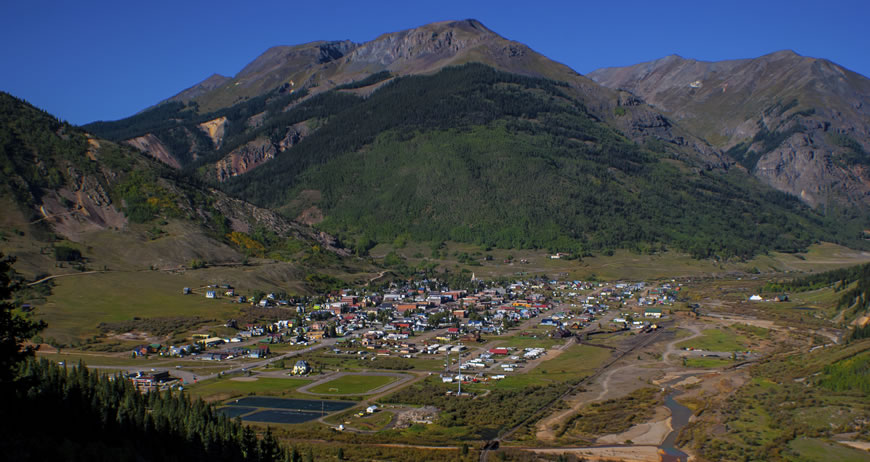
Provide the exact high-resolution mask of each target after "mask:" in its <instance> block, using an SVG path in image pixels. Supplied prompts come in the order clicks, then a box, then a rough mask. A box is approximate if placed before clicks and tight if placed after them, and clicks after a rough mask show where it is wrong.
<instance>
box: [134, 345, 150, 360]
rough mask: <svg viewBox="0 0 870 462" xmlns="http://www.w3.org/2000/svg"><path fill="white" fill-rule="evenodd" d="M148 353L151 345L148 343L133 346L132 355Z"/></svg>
mask: <svg viewBox="0 0 870 462" xmlns="http://www.w3.org/2000/svg"><path fill="white" fill-rule="evenodd" d="M148 353H151V347H150V346H148V345H139V346H137V347H135V348H133V357H134V358H135V357H138V356H146V355H147V354H148Z"/></svg>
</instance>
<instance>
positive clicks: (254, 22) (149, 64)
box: [0, 0, 870, 124]
mask: <svg viewBox="0 0 870 462" xmlns="http://www.w3.org/2000/svg"><path fill="white" fill-rule="evenodd" d="M0 18H2V22H0V24H2V27H0V90H2V91H6V92H9V93H12V94H13V95H15V96H18V97H20V98H24V99H26V100H28V101H29V102H31V103H32V104H34V105H36V106H38V107H40V108H42V109H45V110H47V111H49V112H51V113H52V114H54V115H56V116H58V117H60V118H61V119H65V120H68V121H70V122H72V123H75V124H84V123H87V122H91V121H94V120H115V119H119V118H123V117H126V116H129V115H132V114H133V113H135V112H137V111H140V110H142V109H144V108H146V107H148V106H150V105H152V104H154V103H156V102H158V101H160V100H162V99H164V98H167V97H169V96H172V95H174V94H175V93H178V92H179V91H181V90H183V89H185V88H187V87H189V86H191V85H194V84H196V83H197V82H199V81H201V80H203V79H205V78H207V77H208V76H209V75H211V74H212V73H215V72H216V73H220V74H223V75H228V76H232V75H234V74H235V73H236V72H238V71H239V70H240V69H241V68H242V67H243V66H244V65H245V64H247V63H248V62H250V61H252V60H253V59H254V58H256V57H257V56H258V55H259V54H260V53H262V52H263V51H265V50H266V49H267V48H269V47H271V46H274V45H293V44H298V43H305V42H311V41H315V40H340V39H350V40H353V41H355V42H364V41H367V40H371V39H373V38H375V37H377V36H378V35H380V34H382V33H385V32H394V31H397V30H402V29H407V28H411V27H416V26H420V25H423V24H426V23H430V22H435V21H442V20H447V19H466V18H475V19H478V20H480V21H481V22H482V23H483V24H484V25H486V26H487V27H489V28H490V29H492V30H493V31H495V32H497V33H499V34H500V35H502V36H504V37H506V38H508V39H512V40H517V41H519V42H523V43H525V44H527V45H529V46H530V47H532V48H533V49H534V50H536V51H538V52H540V53H542V54H544V55H545V56H548V57H549V58H551V59H554V60H556V61H560V62H562V63H565V64H567V65H568V66H570V67H572V68H574V69H575V70H577V71H578V72H581V73H587V72H590V71H592V70H594V69H597V68H600V67H606V66H620V65H629V64H634V63H638V62H642V61H650V60H653V59H657V58H660V57H662V56H665V55H668V54H674V53H675V54H679V55H681V56H684V57H688V58H695V59H701V60H722V59H735V58H749V57H756V56H760V55H763V54H766V53H770V52H773V51H777V50H781V49H792V50H795V51H796V52H797V53H799V54H802V55H805V56H813V57H821V58H826V59H830V60H831V61H834V62H836V63H838V64H840V65H842V66H844V67H846V68H849V69H851V70H853V71H856V72H859V73H861V74H863V75H865V76H868V75H870V34H868V33H867V31H866V30H867V29H866V27H867V19H868V18H870V1H867V0H842V1H838V0H830V1H826V2H820V1H818V0H816V1H804V0H792V1H772V0H771V1H768V0H755V1H723V2H710V1H706V0H697V1H694V2H687V1H686V2H684V1H663V2H662V1H658V2H654V1H649V0H646V1H615V2H614V1H612V2H604V1H597V2H591V1H579V0H578V1H565V2H556V1H546V0H539V1H532V2H529V1H523V2H518V1H517V2H514V1H509V0H503V1H485V0H480V1H478V0H464V1H453V0H439V1H436V2H414V1H402V2H399V1H375V0H370V1H352V2H351V1H343V0H332V1H328V2H319V1H309V2H289V1H283V2H279V1H271V0H255V1H243V0H238V1H234V2H227V1H222V0H212V1H198V0H197V1H184V0H175V1H162V0H153V1H147V2H126V1H123V0H122V1H118V0H114V1H86V0H85V1H78V2H72V1H62V0H56V1H45V0H5V1H3V2H2V4H0Z"/></svg>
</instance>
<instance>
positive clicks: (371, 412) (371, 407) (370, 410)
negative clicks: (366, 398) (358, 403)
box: [366, 404, 378, 414]
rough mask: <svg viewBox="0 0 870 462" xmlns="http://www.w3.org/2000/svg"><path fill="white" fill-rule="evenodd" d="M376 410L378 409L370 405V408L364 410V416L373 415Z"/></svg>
mask: <svg viewBox="0 0 870 462" xmlns="http://www.w3.org/2000/svg"><path fill="white" fill-rule="evenodd" d="M377 410H378V407H377V406H375V405H374V404H372V405H371V406H369V407H367V408H366V414H374V413H375V411H377Z"/></svg>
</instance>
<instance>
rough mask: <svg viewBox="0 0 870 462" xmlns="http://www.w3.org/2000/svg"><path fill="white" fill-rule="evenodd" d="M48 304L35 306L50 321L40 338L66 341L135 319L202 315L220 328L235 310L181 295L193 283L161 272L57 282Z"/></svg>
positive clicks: (89, 276)
mask: <svg viewBox="0 0 870 462" xmlns="http://www.w3.org/2000/svg"><path fill="white" fill-rule="evenodd" d="M55 284H56V285H55V287H54V288H53V295H52V296H51V297H50V298H49V300H48V303H46V304H45V305H42V306H40V307H38V309H37V311H38V313H39V315H40V316H41V317H42V318H43V319H44V320H45V321H46V322H47V323H48V328H47V329H46V330H45V332H43V334H42V335H43V337H45V338H49V337H54V338H56V339H57V340H58V341H60V342H64V343H68V342H71V341H73V340H75V339H82V338H85V337H89V336H92V335H95V334H97V333H98V329H97V325H98V324H99V323H101V322H114V321H125V320H130V319H133V318H134V317H140V318H151V317H170V316H200V317H202V318H205V319H214V320H216V321H217V324H223V322H224V321H226V319H229V318H230V317H232V315H233V314H234V313H236V312H237V311H238V309H239V305H235V304H231V303H229V302H228V300H227V299H218V300H210V299H207V298H205V297H204V296H203V295H182V294H181V289H182V288H184V287H193V288H197V287H199V286H198V285H196V284H199V282H197V281H196V280H195V279H193V278H191V277H189V276H186V275H178V274H168V273H162V272H153V271H146V272H135V273H101V274H84V275H77V276H70V277H64V278H58V279H56V280H55Z"/></svg>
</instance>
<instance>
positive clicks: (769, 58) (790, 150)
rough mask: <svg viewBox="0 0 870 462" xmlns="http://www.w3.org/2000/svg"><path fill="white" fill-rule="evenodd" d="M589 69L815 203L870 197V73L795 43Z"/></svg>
mask: <svg viewBox="0 0 870 462" xmlns="http://www.w3.org/2000/svg"><path fill="white" fill-rule="evenodd" d="M589 77H591V78H592V79H594V80H595V81H596V82H598V83H600V84H602V85H605V86H607V87H609V88H613V89H621V90H624V91H626V92H629V93H630V94H632V95H634V96H636V97H638V98H640V99H642V100H644V101H646V102H648V103H649V104H651V105H653V106H655V107H657V108H659V109H662V110H663V111H665V113H666V114H668V115H669V116H670V117H671V118H672V119H673V120H675V121H677V122H679V123H680V124H681V125H683V126H684V127H686V128H687V129H689V130H690V131H692V132H693V133H695V134H696V135H698V136H700V137H701V138H704V139H705V140H707V141H709V142H710V143H711V144H712V145H714V146H716V147H718V148H722V149H723V150H726V151H727V152H728V154H729V157H731V158H732V159H733V160H734V161H737V162H739V163H740V164H741V165H743V166H744V167H745V168H747V169H748V170H749V171H751V172H752V173H753V174H754V175H755V176H756V177H758V178H760V179H761V180H763V181H764V182H766V183H768V184H770V185H771V186H773V187H775V188H776V189H779V190H780V191H785V192H788V193H791V194H794V195H796V196H798V197H800V198H801V199H803V200H804V201H805V202H807V203H808V204H810V205H813V206H823V205H828V204H832V203H848V204H860V205H863V206H867V205H870V177H868V176H867V166H868V163H870V158H868V156H867V151H870V80H868V79H867V78H865V77H863V76H861V75H859V74H857V73H854V72H852V71H849V70H848V69H845V68H843V67H841V66H839V65H837V64H834V63H832V62H830V61H827V60H824V59H817V58H810V57H805V56H800V55H798V54H796V53H794V52H793V51H788V50H786V51H778V52H776V53H771V54H769V55H765V56H761V57H759V58H755V59H740V60H731V61H719V62H704V61H697V60H693V59H685V58H682V57H679V56H673V55H672V56H667V57H665V58H661V59H658V60H655V61H651V62H647V63H641V64H637V65H634V66H627V67H617V68H606V69H599V70H596V71H594V72H592V73H590V74H589Z"/></svg>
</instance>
